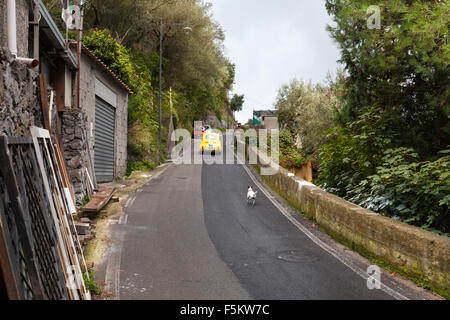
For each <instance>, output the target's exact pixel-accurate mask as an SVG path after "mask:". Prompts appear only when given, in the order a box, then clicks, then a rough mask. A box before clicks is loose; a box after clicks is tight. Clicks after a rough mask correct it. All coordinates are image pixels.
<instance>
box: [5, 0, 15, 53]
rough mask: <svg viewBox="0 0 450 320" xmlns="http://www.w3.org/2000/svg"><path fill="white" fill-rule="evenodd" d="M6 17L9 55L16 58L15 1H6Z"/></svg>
mask: <svg viewBox="0 0 450 320" xmlns="http://www.w3.org/2000/svg"><path fill="white" fill-rule="evenodd" d="M6 6H7V9H6V10H7V17H8V26H7V30H8V48H9V51H11V53H12V54H13V55H14V56H15V57H17V34H16V32H17V24H16V1H15V0H7V4H6Z"/></svg>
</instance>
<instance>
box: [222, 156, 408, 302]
mask: <svg viewBox="0 0 450 320" xmlns="http://www.w3.org/2000/svg"><path fill="white" fill-rule="evenodd" d="M230 151H232V152H233V153H234V155H235V156H236V159H237V161H238V164H240V165H242V167H243V168H244V170H245V171H246V172H247V174H248V175H249V177H250V179H252V181H253V182H254V183H255V184H256V186H257V187H258V188H259V189H260V190H261V191H262V192H263V193H264V194H265V196H266V197H267V198H268V199H269V200H270V201H271V202H272V203H273V205H274V206H275V207H276V208H277V209H278V210H279V211H280V212H281V213H282V214H283V215H284V216H285V217H286V218H287V219H288V220H289V221H290V222H291V223H292V224H293V225H294V226H296V227H297V229H299V230H300V231H302V232H303V233H304V234H305V235H306V236H307V237H308V238H310V239H311V240H312V241H313V242H314V243H315V244H317V245H318V246H319V247H320V248H322V249H323V250H325V251H326V252H328V253H329V254H331V255H332V256H333V257H335V258H336V259H338V260H339V261H340V262H342V263H343V264H344V265H346V266H347V267H348V268H350V269H351V270H353V271H354V272H355V273H356V274H358V275H359V276H360V277H362V278H363V279H364V280H366V281H367V280H368V279H369V277H370V276H369V275H368V274H367V272H366V271H365V270H362V269H361V268H359V267H358V266H356V265H355V264H354V263H353V262H351V261H349V260H348V259H346V258H344V257H342V256H341V255H340V254H339V253H338V252H336V250H334V249H333V248H332V247H330V246H329V245H327V244H326V243H325V242H323V241H322V240H320V239H319V238H318V237H316V236H315V235H314V234H313V233H312V232H311V231H309V230H308V229H307V228H306V227H305V226H303V225H302V224H301V223H300V222H298V221H297V219H295V218H294V217H293V216H292V215H291V214H290V213H289V212H288V211H287V210H286V209H285V208H283V206H281V205H280V204H279V203H278V202H277V201H275V199H274V197H272V196H271V195H270V193H269V192H268V191H267V190H266V189H265V187H263V186H262V185H261V184H260V183H259V181H258V180H257V179H256V177H255V176H254V175H253V173H252V172H251V171H250V169H249V168H247V166H246V165H245V162H242V160H241V159H240V158H239V157H238V156H237V155H236V153H235V152H234V150H230ZM381 290H383V291H384V292H385V293H387V294H389V295H390V296H392V297H394V298H395V299H397V300H409V299H408V298H407V297H405V296H404V295H402V294H401V293H399V292H397V291H395V290H394V289H392V288H390V287H388V286H387V285H385V284H383V283H382V284H381Z"/></svg>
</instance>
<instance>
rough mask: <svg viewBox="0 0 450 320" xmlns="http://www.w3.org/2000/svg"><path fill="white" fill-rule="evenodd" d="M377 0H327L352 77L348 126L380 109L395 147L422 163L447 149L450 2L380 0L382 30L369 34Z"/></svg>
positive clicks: (449, 131) (347, 88)
mask: <svg viewBox="0 0 450 320" xmlns="http://www.w3.org/2000/svg"><path fill="white" fill-rule="evenodd" d="M372 4H373V2H372V1H345V0H326V8H327V10H328V13H329V14H330V15H332V17H333V20H334V22H335V25H334V26H329V27H328V30H329V32H330V34H331V36H332V37H333V39H334V40H336V42H337V43H338V44H339V46H340V49H341V62H342V63H343V65H344V66H345V70H346V72H347V73H348V78H347V82H346V86H345V92H344V94H345V100H346V104H345V114H346V119H347V121H353V120H355V119H357V118H358V117H359V116H360V115H361V114H362V113H364V112H365V109H364V108H366V107H369V106H370V107H377V108H380V110H382V113H383V117H384V118H385V119H386V120H387V122H388V126H390V127H391V128H393V129H395V130H394V131H395V139H394V141H393V143H394V144H396V145H397V146H410V147H413V148H414V149H416V150H417V151H418V152H419V154H420V155H421V156H422V157H426V156H428V155H433V154H436V153H437V152H438V151H439V150H442V149H443V148H445V147H446V146H447V145H448V144H449V143H450V141H449V139H450V138H449V137H450V124H449V121H448V120H449V105H450V104H449V92H450V76H449V70H450V69H449V62H450V47H449V37H448V29H449V25H450V24H449V21H450V20H449V18H450V5H449V1H447V0H446V1H438V0H433V1H430V0H419V1H410V0H397V1H390V0H381V1H378V2H376V4H377V5H378V6H379V7H380V9H381V28H380V29H379V30H377V29H371V28H368V25H367V20H368V18H369V14H368V13H367V8H368V7H369V5H372Z"/></svg>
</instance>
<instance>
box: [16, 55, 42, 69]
mask: <svg viewBox="0 0 450 320" xmlns="http://www.w3.org/2000/svg"><path fill="white" fill-rule="evenodd" d="M15 60H16V61H17V62H20V63H23V64H26V65H27V66H29V67H30V68H33V69H34V68H37V67H38V66H39V61H38V60H36V59H32V58H21V57H16V59H15Z"/></svg>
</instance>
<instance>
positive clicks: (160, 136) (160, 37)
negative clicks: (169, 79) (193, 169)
mask: <svg viewBox="0 0 450 320" xmlns="http://www.w3.org/2000/svg"><path fill="white" fill-rule="evenodd" d="M162 40H163V19H162V17H161V23H160V30H159V157H158V158H159V161H160V162H161V154H162V55H163V47H162V45H163V41H162Z"/></svg>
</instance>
